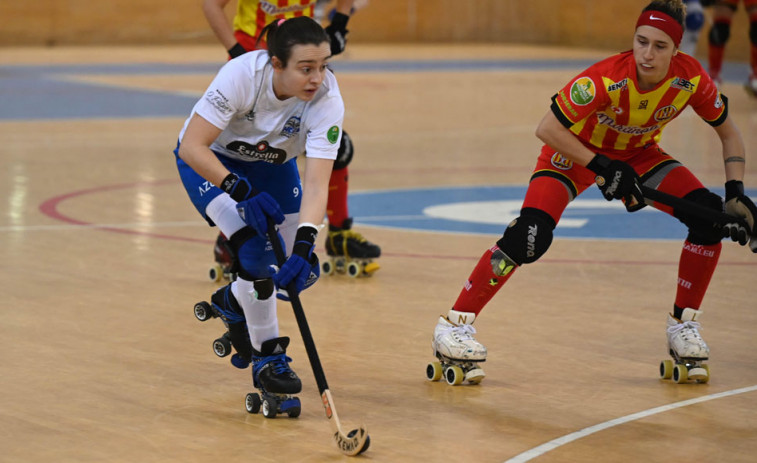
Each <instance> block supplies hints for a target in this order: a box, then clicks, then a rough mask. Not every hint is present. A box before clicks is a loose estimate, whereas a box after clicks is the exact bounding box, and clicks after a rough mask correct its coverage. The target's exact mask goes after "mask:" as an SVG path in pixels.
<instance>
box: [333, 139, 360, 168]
mask: <svg viewBox="0 0 757 463" xmlns="http://www.w3.org/2000/svg"><path fill="white" fill-rule="evenodd" d="M354 154H355V150H354V147H353V145H352V138H350V136H349V135H347V132H344V131H343V132H342V142H341V143H339V149H338V150H337V152H336V159H335V160H334V170H339V169H344V168H345V167H347V166H348V165H349V163H350V162H351V161H352V156H353V155H354Z"/></svg>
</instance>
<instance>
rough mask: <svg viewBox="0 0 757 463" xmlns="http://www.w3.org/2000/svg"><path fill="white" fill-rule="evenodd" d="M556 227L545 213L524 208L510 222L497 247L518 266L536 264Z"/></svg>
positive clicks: (546, 247) (547, 247)
mask: <svg viewBox="0 0 757 463" xmlns="http://www.w3.org/2000/svg"><path fill="white" fill-rule="evenodd" d="M556 225H557V224H556V223H555V221H554V220H553V219H552V217H550V215H549V214H547V213H546V212H544V211H542V210H539V209H532V208H524V209H523V210H521V211H520V217H518V218H517V219H515V220H513V221H512V222H510V225H508V227H507V229H506V230H505V233H504V234H503V235H502V238H500V239H499V241H497V246H499V248H500V249H501V250H502V252H504V253H505V254H507V256H508V257H509V258H510V259H512V260H513V261H514V262H515V263H516V264H518V265H523V264H530V263H531V262H536V260H538V259H539V258H540V257H541V256H543V255H544V253H545V252H547V249H549V246H550V245H551V244H552V231H553V230H554V229H555V226H556Z"/></svg>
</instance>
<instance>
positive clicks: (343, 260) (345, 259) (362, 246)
mask: <svg viewBox="0 0 757 463" xmlns="http://www.w3.org/2000/svg"><path fill="white" fill-rule="evenodd" d="M326 254H327V255H328V256H329V259H328V260H327V261H325V262H323V265H322V269H323V273H324V274H326V275H333V274H334V272H336V273H347V274H348V275H349V276H351V277H353V278H357V277H360V276H371V275H372V274H373V272H375V271H376V270H378V269H379V264H378V263H376V262H373V259H377V258H378V257H379V256H380V255H381V248H380V247H378V246H377V245H375V244H373V243H371V242H370V241H368V240H366V239H365V238H363V235H361V234H360V233H357V232H354V231H352V218H351V217H350V218H347V219H346V220H345V221H344V222H343V223H342V227H341V228H340V227H336V226H333V225H331V224H329V234H328V236H327V237H326Z"/></svg>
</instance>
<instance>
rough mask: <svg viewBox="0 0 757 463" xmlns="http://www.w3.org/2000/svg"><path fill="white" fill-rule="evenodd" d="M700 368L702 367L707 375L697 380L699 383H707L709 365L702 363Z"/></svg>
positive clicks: (708, 379) (708, 380)
mask: <svg viewBox="0 0 757 463" xmlns="http://www.w3.org/2000/svg"><path fill="white" fill-rule="evenodd" d="M702 368H704V371H705V372H707V376H705V377H704V378H702V379H698V380H697V381H698V382H700V383H709V382H710V366H709V365H707V364H703V365H702Z"/></svg>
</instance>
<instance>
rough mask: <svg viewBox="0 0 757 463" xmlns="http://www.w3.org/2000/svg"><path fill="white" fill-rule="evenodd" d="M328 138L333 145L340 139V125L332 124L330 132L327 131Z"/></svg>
mask: <svg viewBox="0 0 757 463" xmlns="http://www.w3.org/2000/svg"><path fill="white" fill-rule="evenodd" d="M326 138H327V139H328V140H329V143H331V144H332V145H333V144H334V143H336V141H337V140H339V127H337V126H335V125H332V126H331V128H330V129H329V131H328V132H326Z"/></svg>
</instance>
